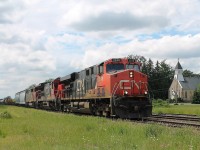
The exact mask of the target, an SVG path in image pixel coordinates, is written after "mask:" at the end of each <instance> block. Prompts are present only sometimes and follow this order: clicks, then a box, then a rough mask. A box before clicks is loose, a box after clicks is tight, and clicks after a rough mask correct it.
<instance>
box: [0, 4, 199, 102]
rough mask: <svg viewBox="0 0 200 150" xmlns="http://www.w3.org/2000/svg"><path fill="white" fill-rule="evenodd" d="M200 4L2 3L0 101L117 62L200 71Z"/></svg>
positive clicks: (0, 19) (0, 14)
mask: <svg viewBox="0 0 200 150" xmlns="http://www.w3.org/2000/svg"><path fill="white" fill-rule="evenodd" d="M199 7H200V1H199V0H176V1H174V0H168V1H163V0H154V1H147V0H140V1H138V0H118V1H115V2H113V1H107V0H106V1H98V0H93V1H91V0H85V1H81V0H67V1H59V2H58V1H57V0H49V1H42V0H34V1H27V0H15V1H11V0H1V1H0V89H1V90H0V98H1V97H4V96H7V95H11V96H14V94H15V93H16V92H17V91H20V90H23V89H25V88H26V87H28V86H29V85H31V84H33V83H36V84H37V83H40V82H42V81H45V80H46V79H48V78H56V77H58V76H64V75H67V74H69V73H71V72H74V71H80V70H81V69H84V68H87V67H89V66H91V65H94V64H98V63H100V62H102V61H104V60H106V59H109V58H112V57H125V56H127V55H129V54H134V55H143V56H145V57H146V58H152V59H153V60H163V59H167V62H168V63H169V64H170V65H172V66H174V65H176V63H177V58H180V61H181V63H182V66H183V67H184V69H189V70H191V71H193V72H195V73H199V72H200V70H199V68H200V63H199V61H198V60H199V59H200V56H199V55H200V53H199V49H200V44H199V41H200V24H199V20H200V15H199V14H200V9H199Z"/></svg>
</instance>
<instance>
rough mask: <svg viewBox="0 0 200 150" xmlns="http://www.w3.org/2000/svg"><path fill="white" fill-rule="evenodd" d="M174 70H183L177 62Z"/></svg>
mask: <svg viewBox="0 0 200 150" xmlns="http://www.w3.org/2000/svg"><path fill="white" fill-rule="evenodd" d="M175 69H183V68H182V66H181V64H180V63H179V61H178V63H177V64H176V67H175Z"/></svg>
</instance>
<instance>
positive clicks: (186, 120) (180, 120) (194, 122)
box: [143, 114, 200, 128]
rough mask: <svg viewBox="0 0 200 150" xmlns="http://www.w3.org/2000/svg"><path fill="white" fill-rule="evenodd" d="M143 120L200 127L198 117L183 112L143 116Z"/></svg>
mask: <svg viewBox="0 0 200 150" xmlns="http://www.w3.org/2000/svg"><path fill="white" fill-rule="evenodd" d="M143 120H144V122H155V123H160V124H165V125H168V126H193V127H198V128H200V117H198V116H195V115H185V114H176V115H175V114H162V115H152V116H151V117H146V118H143Z"/></svg>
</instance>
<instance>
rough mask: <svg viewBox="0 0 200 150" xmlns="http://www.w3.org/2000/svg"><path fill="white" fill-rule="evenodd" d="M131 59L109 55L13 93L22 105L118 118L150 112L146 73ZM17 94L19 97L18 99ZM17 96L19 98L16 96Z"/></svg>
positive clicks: (146, 114) (134, 116) (147, 114)
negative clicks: (98, 62)
mask: <svg viewBox="0 0 200 150" xmlns="http://www.w3.org/2000/svg"><path fill="white" fill-rule="evenodd" d="M140 67H141V64H140V63H139V62H136V61H135V60H133V59H127V58H118V59H109V60H107V61H104V62H102V63H100V64H98V65H94V66H91V67H89V68H86V69H84V70H82V71H80V72H74V73H71V74H69V75H67V76H64V77H59V78H56V79H54V80H52V81H49V82H44V83H40V84H39V85H37V86H32V87H31V88H29V89H26V90H25V96H24V91H22V92H18V93H16V99H17V100H16V102H18V101H19V102H20V103H23V102H22V101H23V100H21V99H23V97H24V104H25V105H26V106H30V107H35V108H41V109H52V110H59V111H65V112H79V113H89V114H94V115H100V116H102V115H103V116H118V117H120V118H130V119H132V118H141V117H147V116H150V115H151V114H152V104H151V101H150V99H149V97H148V82H147V76H146V75H145V74H143V73H141V72H140ZM20 96H21V97H20ZM19 98H21V99H19ZM18 99H19V100H18Z"/></svg>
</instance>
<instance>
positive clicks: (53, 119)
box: [0, 106, 200, 150]
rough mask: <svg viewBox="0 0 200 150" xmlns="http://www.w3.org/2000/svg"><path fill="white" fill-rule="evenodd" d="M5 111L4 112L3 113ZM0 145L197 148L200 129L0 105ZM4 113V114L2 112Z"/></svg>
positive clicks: (42, 149)
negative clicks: (4, 115)
mask: <svg viewBox="0 0 200 150" xmlns="http://www.w3.org/2000/svg"><path fill="white" fill-rule="evenodd" d="M5 112H6V113H5ZM0 114H9V115H10V117H1V118H0V149H3V150H4V149H5V150H18V149H19V150H27V149H28V150H35V149H37V150H51V149H53V150H62V149H63V150H66V149H67V150H68V149H69V150H71V149H75V150H79V149H80V150H84V149H85V150H88V149H89V150H90V149H92V150H93V149H94V150H96V149H97V150H107V149H114V150H115V149H116V150H134V149H138V150H146V149H148V150H155V149H156V150H159V149H162V150H163V149H169V150H177V149H181V150H188V149H193V150H195V149H196V150H197V149H200V143H199V141H200V131H199V130H197V129H195V128H189V127H187V128H170V127H165V126H160V125H156V124H140V123H132V122H129V121H122V120H117V121H112V120H110V119H106V118H99V117H92V116H77V115H73V114H60V113H54V112H47V111H41V110H35V109H28V108H22V107H14V106H0ZM6 116H7V115H6Z"/></svg>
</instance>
